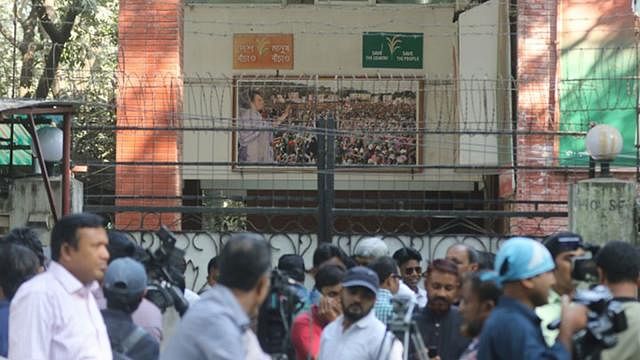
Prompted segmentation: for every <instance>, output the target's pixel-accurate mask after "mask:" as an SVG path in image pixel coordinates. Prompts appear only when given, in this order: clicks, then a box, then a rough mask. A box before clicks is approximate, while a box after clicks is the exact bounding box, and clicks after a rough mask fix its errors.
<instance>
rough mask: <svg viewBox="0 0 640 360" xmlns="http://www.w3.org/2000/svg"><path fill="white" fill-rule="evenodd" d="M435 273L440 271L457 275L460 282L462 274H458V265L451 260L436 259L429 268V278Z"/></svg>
mask: <svg viewBox="0 0 640 360" xmlns="http://www.w3.org/2000/svg"><path fill="white" fill-rule="evenodd" d="M434 271H439V272H443V273H447V274H451V275H455V276H456V277H457V278H458V280H460V273H459V272H458V265H456V263H454V262H453V261H451V260H447V259H435V260H433V261H432V262H431V263H429V267H427V273H426V275H427V277H429V276H430V275H431V274H432V273H433V272H434Z"/></svg>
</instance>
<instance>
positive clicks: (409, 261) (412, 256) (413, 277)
mask: <svg viewBox="0 0 640 360" xmlns="http://www.w3.org/2000/svg"><path fill="white" fill-rule="evenodd" d="M393 259H394V260H395V261H396V262H397V263H398V267H400V275H401V276H402V281H403V283H404V284H407V286H408V287H409V289H411V291H413V293H414V294H415V296H416V302H417V303H418V307H419V308H424V307H425V306H426V305H427V291H426V290H425V289H423V288H421V287H420V286H419V285H418V284H419V283H420V279H422V267H421V266H420V263H421V262H422V255H420V253H419V252H418V251H417V250H416V249H413V248H409V247H404V248H401V249H399V250H398V251H396V252H395V253H393ZM399 294H404V289H403V288H402V283H401V285H400V291H399Z"/></svg>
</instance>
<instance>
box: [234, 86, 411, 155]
mask: <svg viewBox="0 0 640 360" xmlns="http://www.w3.org/2000/svg"><path fill="white" fill-rule="evenodd" d="M250 96H251V97H252V99H253V100H251V101H248V102H247V103H248V104H249V105H248V108H247V109H241V111H240V114H239V124H240V127H246V128H248V129H247V130H239V131H238V133H239V142H238V159H239V161H240V162H276V163H281V164H290V165H296V164H313V163H315V162H316V161H317V157H318V138H317V133H316V131H314V130H310V131H304V129H305V128H308V129H315V128H317V127H318V126H319V122H318V119H319V118H322V117H325V116H328V114H329V113H332V114H333V116H334V117H335V131H336V137H335V139H336V140H335V142H336V149H335V155H336V164H338V165H358V164H360V165H363V164H364V165H411V164H416V161H417V153H418V148H417V144H418V143H417V137H416V131H417V121H416V119H417V116H418V115H417V112H416V104H415V101H413V102H410V101H407V100H406V99H404V98H403V99H401V100H402V101H399V99H395V101H394V100H390V101H378V102H370V101H353V100H350V99H349V98H348V97H346V98H343V99H339V100H337V101H335V102H321V103H314V104H309V103H306V102H301V103H284V102H274V101H275V100H274V98H273V97H272V98H271V101H270V102H268V103H265V101H264V99H263V98H262V95H261V94H260V93H258V92H253V93H251V95H250ZM292 127H295V129H292ZM261 128H263V129H261ZM268 129H272V130H273V131H268Z"/></svg>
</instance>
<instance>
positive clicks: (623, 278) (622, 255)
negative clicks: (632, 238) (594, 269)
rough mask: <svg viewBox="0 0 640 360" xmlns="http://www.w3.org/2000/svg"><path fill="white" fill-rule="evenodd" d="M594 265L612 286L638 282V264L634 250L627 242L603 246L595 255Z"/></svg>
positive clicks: (639, 266)
mask: <svg viewBox="0 0 640 360" xmlns="http://www.w3.org/2000/svg"><path fill="white" fill-rule="evenodd" d="M596 265H597V266H598V267H599V268H601V269H602V271H603V272H604V276H605V278H606V279H607V281H608V282H610V283H612V284H617V283H621V282H633V283H636V282H637V281H638V274H639V273H640V263H639V262H638V259H637V252H636V249H635V248H634V247H633V245H631V244H629V243H628V242H624V241H611V242H608V243H607V244H605V245H604V246H603V247H602V249H600V251H598V255H596Z"/></svg>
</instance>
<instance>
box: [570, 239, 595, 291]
mask: <svg viewBox="0 0 640 360" xmlns="http://www.w3.org/2000/svg"><path fill="white" fill-rule="evenodd" d="M584 249H585V251H586V254H585V255H582V256H576V257H574V258H573V259H571V278H573V280H575V281H582V282H585V283H588V284H592V285H595V284H597V283H598V268H597V266H596V261H595V257H596V255H597V254H598V251H600V246H597V245H585V247H584Z"/></svg>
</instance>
